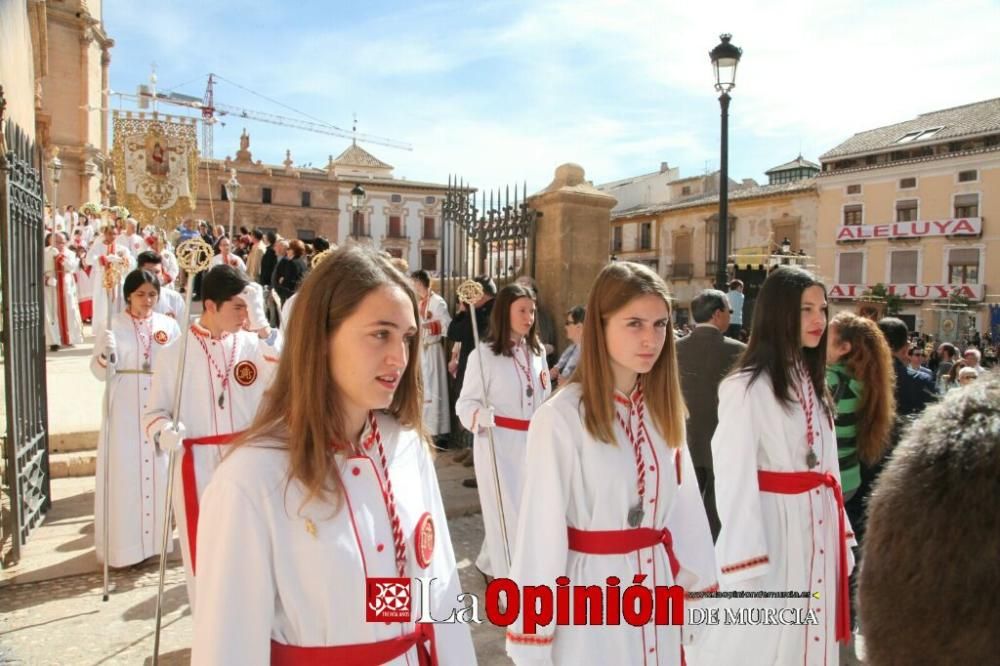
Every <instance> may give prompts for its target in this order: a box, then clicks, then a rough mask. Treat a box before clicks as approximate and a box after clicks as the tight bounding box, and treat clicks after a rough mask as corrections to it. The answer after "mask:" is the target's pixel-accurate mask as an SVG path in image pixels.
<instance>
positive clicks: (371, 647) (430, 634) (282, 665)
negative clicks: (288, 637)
mask: <svg viewBox="0 0 1000 666" xmlns="http://www.w3.org/2000/svg"><path fill="white" fill-rule="evenodd" d="M414 647H415V648H417V664H419V666H437V663H438V658H437V648H436V646H435V644H434V625H432V624H417V629H416V630H415V631H413V632H411V633H409V634H405V635H403V636H399V637H397V638H390V639H388V640H385V641H376V642H374V643H355V644H354V645H331V646H329V647H299V646H297V645H285V644H284V643H279V642H277V641H271V666H327V665H328V664H354V665H356V666H376V664H385V663H387V662H390V661H392V660H393V659H396V658H398V657H402V656H403V655H404V654H406V653H407V652H409V651H410V649H411V648H414Z"/></svg>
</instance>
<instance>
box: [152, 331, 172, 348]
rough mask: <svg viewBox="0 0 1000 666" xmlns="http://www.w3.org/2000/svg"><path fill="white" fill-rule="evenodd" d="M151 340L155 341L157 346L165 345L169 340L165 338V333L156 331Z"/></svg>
mask: <svg viewBox="0 0 1000 666" xmlns="http://www.w3.org/2000/svg"><path fill="white" fill-rule="evenodd" d="M153 339H154V340H156V342H157V344H161V345H165V344H167V340H169V339H170V338H168V337H167V332H166V331H157V332H156V333H153Z"/></svg>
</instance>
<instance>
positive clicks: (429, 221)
mask: <svg viewBox="0 0 1000 666" xmlns="http://www.w3.org/2000/svg"><path fill="white" fill-rule="evenodd" d="M424 238H437V235H436V234H435V233H434V218H433V217H425V218H424Z"/></svg>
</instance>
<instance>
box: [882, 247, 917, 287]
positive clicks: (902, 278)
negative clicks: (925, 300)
mask: <svg viewBox="0 0 1000 666" xmlns="http://www.w3.org/2000/svg"><path fill="white" fill-rule="evenodd" d="M919 256H920V252H919V251H917V250H898V251H896V252H893V253H891V255H890V257H891V258H890V260H889V261H890V262H891V263H890V266H889V282H891V283H892V284H917V282H918V280H917V261H918V258H919Z"/></svg>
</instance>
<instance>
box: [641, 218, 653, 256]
mask: <svg viewBox="0 0 1000 666" xmlns="http://www.w3.org/2000/svg"><path fill="white" fill-rule="evenodd" d="M652 247H653V223H652V222H643V223H642V225H641V226H640V227H639V249H640V250H648V249H650V248H652Z"/></svg>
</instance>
